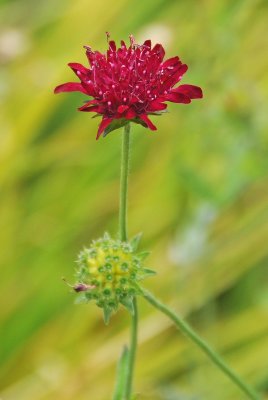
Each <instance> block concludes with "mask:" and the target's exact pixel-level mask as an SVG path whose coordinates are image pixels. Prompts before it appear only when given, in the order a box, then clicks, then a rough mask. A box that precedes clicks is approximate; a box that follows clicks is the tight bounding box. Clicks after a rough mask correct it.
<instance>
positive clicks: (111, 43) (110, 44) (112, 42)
mask: <svg viewBox="0 0 268 400" xmlns="http://www.w3.org/2000/svg"><path fill="white" fill-rule="evenodd" d="M109 47H110V49H111V50H112V51H116V44H115V41H114V40H111V41H110V42H109Z"/></svg>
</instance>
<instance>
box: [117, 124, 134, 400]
mask: <svg viewBox="0 0 268 400" xmlns="http://www.w3.org/2000/svg"><path fill="white" fill-rule="evenodd" d="M129 153H130V124H127V125H125V126H124V131H123V135H122V155H121V173H120V202H119V236H120V240H122V241H123V242H126V241H127V240H128V233H127V195H128V172H129ZM137 336H138V307H137V300H136V298H135V297H134V298H133V311H132V315H131V332H130V347H129V354H128V358H127V367H126V382H125V393H124V400H130V398H131V391H132V381H133V373H134V364H135V356H136V349H137Z"/></svg>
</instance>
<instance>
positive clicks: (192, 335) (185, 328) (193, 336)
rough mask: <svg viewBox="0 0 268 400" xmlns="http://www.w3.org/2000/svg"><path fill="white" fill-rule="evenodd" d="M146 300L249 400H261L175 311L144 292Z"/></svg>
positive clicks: (147, 292)
mask: <svg viewBox="0 0 268 400" xmlns="http://www.w3.org/2000/svg"><path fill="white" fill-rule="evenodd" d="M143 295H144V297H145V299H146V300H147V301H148V302H149V303H150V304H151V305H152V306H153V307H155V308H156V309H158V310H159V311H161V312H162V313H164V314H165V315H167V316H168V317H169V318H170V319H171V320H172V321H173V322H174V323H175V325H176V326H177V327H178V328H179V329H180V330H181V331H182V332H183V333H184V335H185V336H187V337H188V338H189V339H190V340H191V341H192V342H194V343H195V344H196V345H197V346H198V347H199V348H200V349H201V350H202V351H203V352H204V353H205V354H206V355H207V356H208V357H209V358H210V359H211V361H212V362H213V363H214V364H215V365H216V366H217V367H218V368H219V369H220V370H221V371H222V372H223V373H224V374H225V375H227V376H228V377H229V378H230V379H231V380H232V381H233V383H234V384H235V385H236V386H237V387H239V388H240V389H241V390H242V391H243V392H244V393H245V394H246V395H247V397H248V398H249V399H252V400H260V397H259V395H258V394H257V393H256V392H255V391H254V389H253V388H251V387H250V386H249V385H247V384H246V383H245V382H244V381H243V380H242V379H241V378H240V377H239V376H238V375H237V374H236V372H234V371H233V370H232V369H231V368H230V367H229V366H228V365H227V364H226V363H225V362H224V361H223V359H222V358H221V357H220V356H219V354H217V353H216V352H215V351H214V350H213V349H212V348H211V347H210V345H209V344H208V343H206V342H205V341H204V340H203V339H202V338H201V337H200V336H199V335H198V334H197V333H196V332H195V331H194V330H193V329H192V328H191V327H190V326H189V325H188V323H187V322H186V321H184V320H183V318H181V317H179V316H178V315H177V314H175V312H174V311H173V310H171V309H170V308H169V307H167V306H166V305H165V304H163V303H162V302H161V301H159V300H158V299H156V298H155V297H154V296H153V295H152V294H151V293H150V292H149V291H147V290H143Z"/></svg>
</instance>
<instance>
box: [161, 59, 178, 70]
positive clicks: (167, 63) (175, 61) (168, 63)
mask: <svg viewBox="0 0 268 400" xmlns="http://www.w3.org/2000/svg"><path fill="white" fill-rule="evenodd" d="M178 63H180V59H179V57H178V56H176V57H172V58H169V59H168V60H166V61H165V62H164V63H163V64H162V66H161V67H162V68H163V69H165V68H167V67H171V66H174V65H176V64H178Z"/></svg>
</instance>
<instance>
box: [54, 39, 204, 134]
mask: <svg viewBox="0 0 268 400" xmlns="http://www.w3.org/2000/svg"><path fill="white" fill-rule="evenodd" d="M84 47H85V48H86V55H87V58H88V61H89V64H90V67H89V68H86V67H84V66H83V65H81V64H78V63H70V64H68V65H69V67H71V69H72V70H73V71H74V73H75V74H76V75H77V77H78V78H79V79H80V83H79V82H68V83H64V84H63V85H60V86H57V87H56V88H55V91H54V92H55V93H60V92H77V91H78V92H82V93H84V94H86V95H88V96H91V97H93V99H92V100H90V101H87V102H86V103H85V104H84V105H83V106H82V107H80V108H79V110H80V111H86V112H95V113H97V114H99V115H102V116H103V117H102V121H101V123H100V126H99V129H98V133H97V139H98V138H99V136H100V135H101V134H102V133H103V136H106V135H107V134H108V133H109V132H111V131H112V130H114V129H117V128H119V127H121V126H123V125H125V124H127V123H128V122H129V121H132V122H136V123H140V124H142V125H143V126H145V127H147V128H149V129H151V130H156V127H155V126H154V125H153V123H152V122H151V120H150V119H149V118H148V115H150V114H152V115H159V114H161V113H162V112H163V111H164V110H165V109H166V108H167V105H166V104H165V102H166V101H171V102H173V103H185V104H188V103H190V102H191V100H192V99H200V98H202V97H203V94H202V90H201V88H199V87H198V86H193V85H180V86H178V87H176V88H174V86H175V85H176V84H177V83H178V82H180V80H181V78H182V76H183V75H184V74H185V72H186V71H187V69H188V67H187V65H186V64H183V63H182V62H181V61H180V59H179V57H177V56H176V57H172V58H169V59H168V60H166V61H163V60H164V56H165V51H164V49H163V46H162V45H161V44H156V45H155V46H154V47H153V48H152V47H151V41H150V40H146V41H145V42H144V43H143V44H142V45H137V44H135V43H134V39H133V37H132V36H130V46H129V47H127V46H126V44H125V43H124V42H123V41H121V47H119V48H118V49H116V45H115V42H114V41H110V42H109V49H108V50H107V54H102V53H100V52H98V51H92V50H91V48H90V47H88V46H84Z"/></svg>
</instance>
